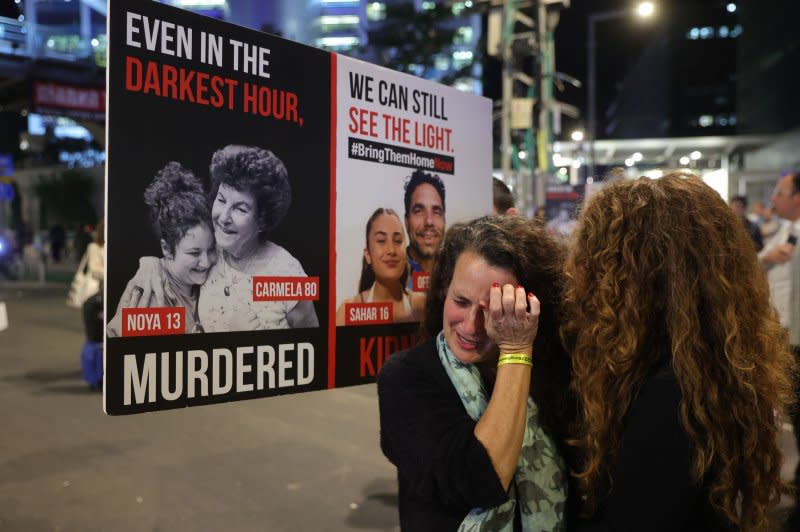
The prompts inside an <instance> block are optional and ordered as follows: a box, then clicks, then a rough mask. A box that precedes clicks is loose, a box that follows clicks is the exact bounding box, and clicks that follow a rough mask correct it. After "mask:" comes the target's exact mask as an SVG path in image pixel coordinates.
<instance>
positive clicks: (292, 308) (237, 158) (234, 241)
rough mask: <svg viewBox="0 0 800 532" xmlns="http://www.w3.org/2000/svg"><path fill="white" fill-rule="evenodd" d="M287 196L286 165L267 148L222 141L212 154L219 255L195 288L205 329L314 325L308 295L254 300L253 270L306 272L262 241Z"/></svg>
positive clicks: (284, 210) (285, 208) (283, 209)
mask: <svg viewBox="0 0 800 532" xmlns="http://www.w3.org/2000/svg"><path fill="white" fill-rule="evenodd" d="M291 196H292V193H291V187H290V185H289V176H288V174H287V172H286V167H285V166H284V165H283V162H282V161H281V160H280V159H278V157H276V156H275V154H274V153H272V152H271V151H269V150H265V149H263V148H258V147H253V146H236V145H229V146H226V147H224V148H222V149H221V150H217V151H216V152H215V153H214V156H213V157H212V159H211V197H213V198H214V200H213V203H212V205H211V221H212V224H213V227H214V236H215V237H216V239H217V246H218V247H219V261H218V262H217V264H216V266H215V267H214V268H213V269H212V271H211V274H210V275H209V276H208V280H207V281H206V283H205V285H203V289H202V290H201V292H200V305H199V308H200V320H201V322H202V323H203V326H204V327H205V329H206V331H211V332H213V331H232V330H239V329H252V330H256V329H286V328H296V327H318V326H319V321H318V319H317V314H316V312H315V310H314V305H313V303H312V302H311V301H260V302H254V301H253V276H254V275H270V276H278V277H306V272H305V271H304V270H303V267H302V265H301V264H300V262H299V261H298V260H297V259H296V258H294V257H293V256H292V255H291V253H289V252H288V251H286V249H284V248H283V247H281V246H279V245H278V244H275V243H274V242H272V241H270V240H269V234H270V232H271V231H272V230H273V229H275V227H277V226H278V224H279V223H280V222H281V221H282V220H283V218H284V217H285V216H286V213H287V212H288V210H289V205H290V204H291ZM242 318H244V319H245V320H249V321H248V323H246V324H244V325H242V323H241V321H240V320H241V319H242Z"/></svg>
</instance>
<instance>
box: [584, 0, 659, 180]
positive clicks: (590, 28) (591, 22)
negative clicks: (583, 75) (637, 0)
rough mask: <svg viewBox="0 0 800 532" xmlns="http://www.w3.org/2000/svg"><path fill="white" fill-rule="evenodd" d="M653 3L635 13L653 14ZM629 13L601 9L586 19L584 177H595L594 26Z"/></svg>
mask: <svg viewBox="0 0 800 532" xmlns="http://www.w3.org/2000/svg"><path fill="white" fill-rule="evenodd" d="M653 10H654V7H653V3H652V2H642V3H641V4H639V7H638V8H637V13H638V14H639V16H641V17H649V16H650V15H652V14H653ZM629 13H630V11H629V10H627V9H619V10H612V11H601V12H600V13H592V14H591V15H589V18H588V19H587V28H586V34H587V37H588V41H587V43H586V63H587V68H588V73H587V77H588V81H587V92H588V95H587V97H588V108H589V120H588V128H587V129H588V131H587V133H588V134H589V169H588V173H587V174H586V177H592V178H594V177H595V175H594V174H595V164H596V163H595V153H594V141H595V139H596V138H597V95H596V92H597V90H596V87H595V76H596V74H595V68H596V64H595V63H596V48H597V39H596V36H595V27H596V26H597V23H598V22H605V21H607V20H613V19H617V18H623V17H625V16H628V14H629Z"/></svg>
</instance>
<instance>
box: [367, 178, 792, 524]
mask: <svg viewBox="0 0 800 532" xmlns="http://www.w3.org/2000/svg"><path fill="white" fill-rule="evenodd" d="M495 186H496V187H497V185H495ZM495 190H498V188H496V189H495ZM500 192H501V194H500V196H501V197H502V196H504V194H505V193H504V191H502V190H500ZM506 200H507V198H505V199H504V200H503V201H501V202H499V203H496V204H495V214H501V215H500V216H491V217H484V218H479V219H476V220H473V221H470V222H467V223H459V224H456V225H454V226H452V227H450V228H449V229H448V231H447V232H446V233H445V235H444V239H443V241H442V243H441V245H440V246H439V248H438V252H437V255H436V257H435V260H434V263H433V267H432V272H431V279H430V289H429V291H428V294H427V301H426V308H425V317H424V320H423V329H424V332H425V333H426V337H427V340H426V341H425V342H424V343H422V344H420V345H418V346H416V347H413V348H410V349H408V350H405V351H401V352H399V353H395V354H394V355H392V356H391V357H390V358H389V359H388V361H387V362H385V364H384V366H383V369H382V371H381V372H380V374H379V376H378V397H379V406H380V423H381V432H380V444H381V448H382V450H383V452H384V454H385V455H386V457H387V458H388V459H389V460H390V461H391V462H392V463H393V464H394V465H395V466H396V467H397V472H398V485H399V509H400V521H401V528H402V529H403V530H414V531H416V530H508V531H512V530H524V531H527V530H665V531H666V530H670V531H671V530H769V529H771V528H770V527H772V526H779V525H778V524H777V523H775V522H774V521H775V508H776V506H777V504H778V502H779V500H780V498H781V495H782V494H786V493H792V491H791V486H790V484H788V483H785V482H783V481H782V480H781V476H780V473H781V465H782V463H783V457H782V452H781V449H780V446H779V442H778V434H779V431H780V430H781V425H782V421H783V420H784V419H785V417H784V416H786V415H792V416H794V415H795V413H796V409H795V408H794V404H795V401H796V396H795V392H796V390H795V382H796V378H795V377H796V372H797V367H796V365H797V362H796V354H797V352H798V349H797V347H795V346H798V345H800V265H798V266H797V267H795V263H798V264H800V262H798V261H799V260H800V259H798V254H796V253H795V250H796V246H795V240H794V235H795V234H797V233H796V230H797V229H798V228H800V227H796V226H797V225H798V224H800V221H798V220H800V175H798V174H787V175H786V176H784V177H782V179H781V180H780V181H779V183H778V186H777V187H776V189H775V192H774V193H773V195H772V203H773V208H774V211H775V214H776V215H777V216H779V217H780V218H781V219H782V220H783V221H782V222H781V223H780V224H779V228H778V229H777V230H776V231H775V232H774V234H773V235H772V236H771V237H770V238H768V239H766V241H765V242H764V245H763V249H762V250H760V251H757V249H758V247H757V243H756V239H755V237H754V235H753V232H752V230H751V226H750V225H749V224H748V223H745V220H746V219H745V218H744V215H743V213H742V212H737V211H736V208H738V207H740V206H739V205H737V206H736V207H734V208H732V206H728V205H726V203H725V201H724V200H723V199H722V198H721V197H720V195H719V194H718V193H717V192H716V191H714V190H713V189H712V188H710V187H709V186H708V185H707V184H705V183H703V181H702V180H701V179H699V178H698V177H696V176H693V175H689V174H681V173H674V174H670V175H667V176H665V177H662V178H660V179H650V178H646V177H643V178H639V179H623V180H614V181H613V182H611V183H609V184H608V185H607V186H605V187H604V188H603V189H602V190H601V191H600V192H598V193H597V194H595V195H594V196H593V197H592V198H591V199H590V200H589V201H588V203H587V204H586V205H584V206H583V207H582V208H581V210H580V214H579V216H578V219H577V220H576V222H575V227H574V230H573V231H572V233H571V235H570V236H569V238H568V239H564V238H560V237H557V236H555V235H552V234H550V233H549V232H548V231H547V229H546V227H545V226H544V225H543V224H542V223H541V221H539V220H535V219H534V220H530V221H528V220H526V219H524V218H523V217H521V216H516V215H502V214H503V213H505V212H507V210H508V205H507V203H508V202H507V201H506ZM739 202H740V199H739V198H736V199H735V200H734V201H733V202H732V203H739ZM687 220H692V223H686V221H687ZM795 277H797V282H795ZM793 419H794V417H793ZM796 519H797V517H796V516H795V515H791V516H790V517H789V518H788V520H787V521H786V522H785V523H783V526H785V527H786V528H785V529H786V530H797V529H800V528H798V521H797V520H796Z"/></svg>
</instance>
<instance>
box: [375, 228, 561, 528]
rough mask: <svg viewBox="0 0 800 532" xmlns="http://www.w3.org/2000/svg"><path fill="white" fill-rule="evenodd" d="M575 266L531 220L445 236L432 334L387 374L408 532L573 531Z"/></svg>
mask: <svg viewBox="0 0 800 532" xmlns="http://www.w3.org/2000/svg"><path fill="white" fill-rule="evenodd" d="M563 258H564V253H563V249H562V248H561V246H560V245H559V244H558V243H557V242H556V241H555V240H553V239H552V238H551V237H549V236H548V235H547V234H546V233H545V230H544V229H543V228H542V227H541V226H540V225H538V224H536V223H534V222H531V221H528V220H524V219H523V218H521V217H511V216H502V217H486V218H480V219H478V220H474V221H472V222H469V223H466V224H456V225H454V226H453V227H451V228H450V230H449V231H447V234H446V235H445V238H444V242H443V244H442V246H441V247H440V249H439V254H438V257H437V261H436V263H435V265H434V268H433V271H432V272H431V287H430V291H429V293H428V298H427V302H426V310H425V321H424V324H425V329H426V330H427V331H428V332H429V333H431V334H433V337H432V338H431V339H429V340H428V341H427V342H425V343H423V344H420V345H418V346H416V347H413V348H411V349H408V350H406V351H401V352H399V353H395V354H393V355H392V356H391V357H389V358H388V360H387V361H386V362H385V363H384V366H383V368H382V370H381V372H380V374H379V375H378V399H379V407H380V426H381V448H382V450H383V452H384V454H385V455H386V457H387V458H388V459H389V460H390V461H391V462H392V463H393V464H394V465H395V466H397V476H398V483H399V497H400V503H399V509H400V526H401V528H402V529H403V530H414V531H417V530H420V531H427V530H430V531H434V530H435V531H455V530H498V531H512V530H525V531H528V530H548V531H550V530H563V529H564V527H565V505H566V500H567V478H568V473H567V469H566V466H565V464H564V461H563V460H562V457H561V453H560V442H561V441H562V438H563V437H564V435H565V430H566V425H567V420H568V419H569V414H568V411H569V409H568V408H566V405H568V404H569V401H567V400H566V399H567V397H568V395H567V389H568V384H569V361H568V359H567V357H566V355H565V353H564V352H563V350H562V348H561V344H560V341H559V336H558V326H559V319H560V314H561V312H560V304H561V290H562V287H563V284H564V276H563V269H562V267H563ZM534 293H535V294H536V295H534Z"/></svg>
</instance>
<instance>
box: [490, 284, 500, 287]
mask: <svg viewBox="0 0 800 532" xmlns="http://www.w3.org/2000/svg"><path fill="white" fill-rule="evenodd" d="M499 286H500V283H492V288H498V287H499Z"/></svg>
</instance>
